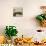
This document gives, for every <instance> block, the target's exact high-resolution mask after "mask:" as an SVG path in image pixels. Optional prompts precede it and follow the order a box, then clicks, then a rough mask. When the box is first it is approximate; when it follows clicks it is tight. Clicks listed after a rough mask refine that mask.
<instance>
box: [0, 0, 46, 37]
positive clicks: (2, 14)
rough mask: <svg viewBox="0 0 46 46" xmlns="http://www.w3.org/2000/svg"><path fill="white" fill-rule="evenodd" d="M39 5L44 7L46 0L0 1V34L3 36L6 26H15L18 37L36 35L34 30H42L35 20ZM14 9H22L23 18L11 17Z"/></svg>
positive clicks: (38, 12)
mask: <svg viewBox="0 0 46 46" xmlns="http://www.w3.org/2000/svg"><path fill="white" fill-rule="evenodd" d="M41 5H46V0H0V33H1V32H2V33H3V34H4V28H5V26H6V25H15V26H16V27H17V29H18V31H19V33H18V36H21V35H22V34H23V35H24V36H31V34H34V33H35V34H36V29H42V28H41V27H39V25H38V23H37V22H36V20H35V16H36V15H37V14H40V13H41V11H40V8H39V7H40V6H41ZM14 7H23V17H13V8H14ZM43 29H44V28H43ZM45 30H46V29H45ZM2 33H1V34H2Z"/></svg>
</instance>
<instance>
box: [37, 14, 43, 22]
mask: <svg viewBox="0 0 46 46" xmlns="http://www.w3.org/2000/svg"><path fill="white" fill-rule="evenodd" d="M36 19H37V20H39V21H42V20H44V18H43V17H42V16H41V15H38V16H37V17H36Z"/></svg>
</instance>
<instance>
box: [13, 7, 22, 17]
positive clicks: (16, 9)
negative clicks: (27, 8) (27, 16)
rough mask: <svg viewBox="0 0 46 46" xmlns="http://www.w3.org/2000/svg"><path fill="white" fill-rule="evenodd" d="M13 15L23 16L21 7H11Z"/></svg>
mask: <svg viewBox="0 0 46 46" xmlns="http://www.w3.org/2000/svg"><path fill="white" fill-rule="evenodd" d="M13 16H14V17H21V16H23V8H22V7H15V8H14V9H13Z"/></svg>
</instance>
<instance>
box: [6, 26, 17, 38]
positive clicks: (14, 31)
mask: <svg viewBox="0 0 46 46" xmlns="http://www.w3.org/2000/svg"><path fill="white" fill-rule="evenodd" d="M5 30H6V31H5V34H6V36H8V37H9V38H11V37H12V36H16V35H17V33H18V31H17V29H16V27H15V26H6V29H5Z"/></svg>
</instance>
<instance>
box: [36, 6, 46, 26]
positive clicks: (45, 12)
mask: <svg viewBox="0 0 46 46" xmlns="http://www.w3.org/2000/svg"><path fill="white" fill-rule="evenodd" d="M40 8H41V10H42V14H40V15H37V16H36V19H37V20H39V22H40V24H41V26H42V27H46V6H41V7H40Z"/></svg>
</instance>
